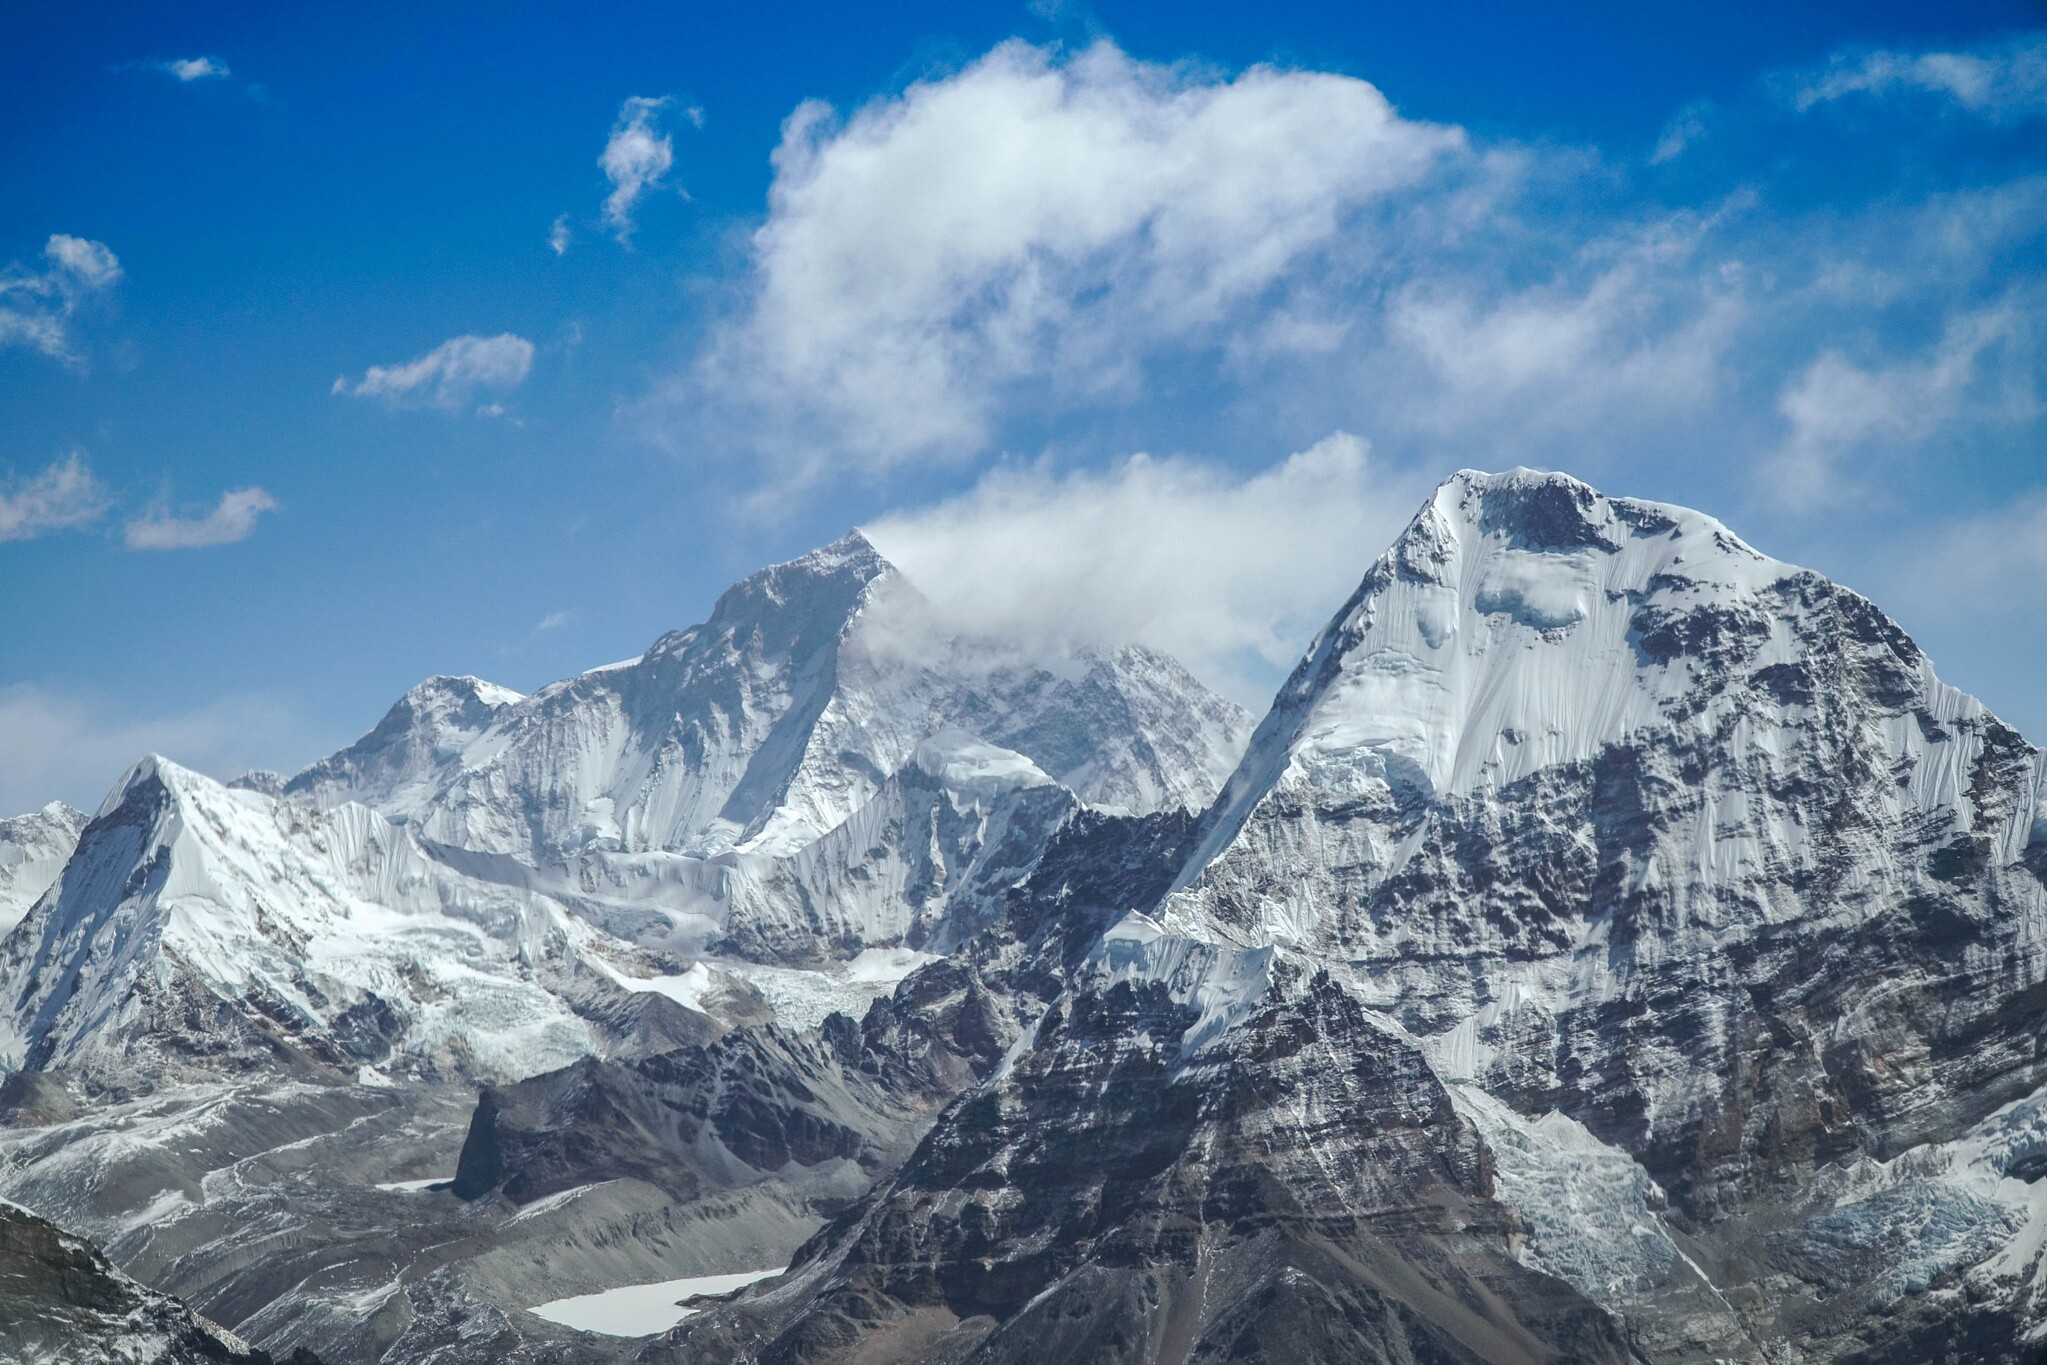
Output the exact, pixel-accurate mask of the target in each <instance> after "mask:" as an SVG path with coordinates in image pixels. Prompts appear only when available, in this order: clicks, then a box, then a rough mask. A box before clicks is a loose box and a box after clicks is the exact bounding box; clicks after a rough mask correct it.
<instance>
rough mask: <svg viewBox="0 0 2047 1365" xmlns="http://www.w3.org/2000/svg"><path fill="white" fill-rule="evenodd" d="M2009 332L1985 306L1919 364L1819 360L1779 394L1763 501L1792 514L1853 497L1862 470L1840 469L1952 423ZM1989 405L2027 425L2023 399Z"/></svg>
mask: <svg viewBox="0 0 2047 1365" xmlns="http://www.w3.org/2000/svg"><path fill="white" fill-rule="evenodd" d="M2015 325H2016V323H2015V317H2014V314H2013V311H2012V310H2011V309H2010V308H2008V307H1998V308H1991V309H1985V310H1981V311H1975V312H1970V313H1966V314H1963V315H1962V316H1959V317H1956V318H1953V319H1951V320H1950V321H1949V323H1948V325H1947V327H1946V330H1945V333H1944V335H1943V336H1942V337H1941V339H1940V342H1939V343H1938V344H1937V345H1936V346H1934V347H1933V348H1932V350H1931V352H1930V353H1929V354H1927V355H1924V356H1917V357H1912V358H1909V359H1904V360H1899V361H1895V362H1892V363H1888V364H1882V365H1876V366H1865V365H1858V364H1856V363H1854V362H1853V361H1851V360H1850V359H1848V358H1847V357H1846V356H1845V355H1843V354H1842V353H1841V352H1839V351H1837V350H1829V351H1827V352H1826V353H1825V354H1823V355H1821V356H1819V357H1818V358H1817V359H1815V360H1814V361H1813V362H1812V363H1811V364H1809V365H1807V366H1806V367H1805V368H1804V369H1803V370H1802V371H1800V372H1799V373H1798V374H1797V375H1796V376H1795V377H1794V378H1793V379H1792V380H1791V381H1790V382H1789V383H1788V384H1786V386H1785V387H1784V390H1783V392H1782V393H1781V394H1780V395H1779V396H1778V400H1777V410H1778V412H1779V413H1780V414H1782V416H1783V419H1784V422H1785V425H1786V427H1787V428H1788V434H1787V436H1786V439H1785V442H1784V445H1783V447H1782V449H1781V450H1780V452H1779V455H1778V458H1777V459H1776V460H1775V461H1773V462H1771V463H1770V464H1768V465H1766V466H1765V467H1764V468H1763V469H1762V471H1761V477H1762V478H1763V480H1764V482H1765V485H1766V487H1767V489H1768V491H1769V492H1770V494H1771V496H1772V497H1773V498H1774V499H1776V500H1777V501H1779V503H1780V504H1781V505H1782V506H1783V507H1784V508H1786V509H1788V510H1794V511H1795V510H1801V509H1814V508H1819V507H1825V506H1828V505H1832V504H1836V503H1839V502H1841V501H1843V500H1844V499H1846V498H1848V497H1850V496H1852V495H1853V493H1854V492H1855V491H1856V489H1857V487H1858V485H1859V483H1860V480H1859V479H1857V478H1856V477H1855V476H1856V475H1857V474H1860V473H1864V472H1865V471H1861V470H1848V469H1844V467H1843V466H1844V465H1845V464H1846V463H1847V462H1848V461H1849V460H1850V459H1851V457H1855V456H1858V455H1860V456H1864V457H1868V456H1870V455H1872V453H1874V452H1878V451H1881V450H1883V449H1884V448H1885V447H1886V446H1890V447H1895V446H1897V445H1899V444H1908V445H1909V444H1911V443H1914V442H1917V441H1921V440H1924V439H1926V438H1927V437H1928V436H1930V435H1932V434H1933V433H1935V432H1937V431H1938V430H1940V429H1941V428H1942V427H1943V426H1944V425H1946V424H1948V423H1950V422H1951V421H1953V420H1954V419H1955V417H1956V416H1957V414H1958V413H1959V412H1960V411H1961V409H1962V406H1963V402H1964V397H1965V395H1966V393H1967V391H1968V390H1969V388H1970V386H1971V385H1972V384H1973V383H1974V382H1975V381H1976V379H1977V377H1978V373H1979V370H1980V369H1981V368H1982V366H1981V360H1982V357H1983V356H1984V353H1985V352H1986V351H1988V350H1989V349H1990V348H1992V347H1994V346H1997V345H1998V344H1999V343H2002V342H2004V341H2006V340H2008V339H2009V338H2010V337H2011V336H2012V334H2013V329H2014V327H2015ZM2014 398H2016V399H2017V400H2018V402H2017V410H2016V411H2013V410H2012V400H2013V399H2014ZM1994 407H2003V408H2005V409H2006V413H2007V415H2008V416H2011V417H2027V416H2031V415H2032V411H2031V409H2032V408H2033V404H2032V403H2031V401H2030V397H2029V395H2020V394H2014V393H2010V392H2006V393H2003V394H2000V395H1998V401H1997V402H1995V403H1994V405H1993V408H1994Z"/></svg>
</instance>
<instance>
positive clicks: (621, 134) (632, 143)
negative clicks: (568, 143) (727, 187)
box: [555, 95, 703, 252]
mask: <svg viewBox="0 0 2047 1365" xmlns="http://www.w3.org/2000/svg"><path fill="white" fill-rule="evenodd" d="M672 103H673V101H672V100H670V99H669V98H668V97H666V96H665V95H664V96H662V97H660V98H658V99H656V98H649V97H648V96H645V95H634V96H633V97H632V98H631V99H628V100H627V101H626V102H625V103H624V104H622V105H620V106H619V110H618V122H617V123H615V124H613V125H612V128H611V136H610V137H609V138H608V139H606V140H605V143H604V152H603V154H602V155H601V156H599V157H598V158H597V164H598V165H599V166H601V167H602V168H603V170H604V176H605V178H606V179H607V180H609V181H610V182H611V193H610V194H609V195H607V196H605V199H604V221H605V222H607V223H609V224H611V229H612V231H613V232H614V233H615V234H617V237H618V240H619V241H621V242H627V241H631V240H632V235H633V228H634V226H635V224H634V222H633V210H634V208H635V207H636V206H637V205H638V204H639V202H640V196H641V195H643V194H645V193H646V192H647V191H648V190H650V189H654V188H655V187H657V186H658V185H660V183H661V182H662V181H663V180H665V179H666V178H667V176H668V172H669V171H671V170H673V169H674V167H675V140H674V139H673V138H671V137H670V136H669V135H668V134H667V133H665V132H663V131H662V130H661V128H660V126H659V123H660V117H661V114H662V111H663V110H665V109H667V108H668V107H669V106H670V105H671V104H672ZM683 117H684V118H686V119H688V120H689V121H690V122H691V123H694V124H697V125H699V126H701V124H702V123H703V111H702V110H699V109H694V108H691V109H686V110H684V111H683ZM556 227H557V228H558V229H559V228H561V227H562V224H561V221H560V220H559V219H557V220H556ZM566 245H567V243H566V240H564V243H563V246H561V247H557V248H555V249H556V251H557V252H560V251H561V250H563V249H565V247H566Z"/></svg>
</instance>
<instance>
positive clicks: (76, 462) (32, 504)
mask: <svg viewBox="0 0 2047 1365" xmlns="http://www.w3.org/2000/svg"><path fill="white" fill-rule="evenodd" d="M111 505H112V500H111V499H110V498H109V497H108V496H107V491H106V488H105V486H104V485H102V484H101V483H100V481H99V480H98V479H97V478H95V477H93V473H92V470H90V469H89V468H87V467H86V463H85V457H84V456H83V455H81V454H79V453H78V452H77V451H73V452H72V453H71V454H69V455H66V456H65V457H64V458H63V459H61V460H58V461H56V462H55V463H53V464H51V465H50V467H49V468H48V469H45V470H43V471H42V472H41V473H39V474H32V475H29V476H28V477H26V478H20V477H16V478H10V479H6V480H0V541H7V540H33V539H35V538H36V537H37V536H41V535H47V534H49V533H50V532H51V531H62V530H68V529H71V528H74V527H79V526H89V525H91V524H92V523H93V522H95V521H98V520H99V519H100V518H101V517H102V516H105V515H106V511H107V508H108V507H109V506H111Z"/></svg>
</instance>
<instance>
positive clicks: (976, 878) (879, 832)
mask: <svg viewBox="0 0 2047 1365" xmlns="http://www.w3.org/2000/svg"><path fill="white" fill-rule="evenodd" d="M1078 804H1079V802H1078V800H1077V798H1076V797H1075V796H1074V795H1073V794H1072V793H1071V792H1070V791H1068V790H1067V789H1066V788H1065V787H1063V786H1061V785H1059V784H1058V783H1056V782H1054V781H1053V780H1052V779H1051V778H1049V777H1047V776H1046V775H1045V773H1044V772H1043V770H1041V769H1040V768H1039V767H1038V766H1037V765H1036V764H1035V763H1033V762H1031V761H1030V760H1029V759H1028V758H1025V757H1024V756H1023V755H1022V754H1019V753H1017V752H1015V751H1014V750H1011V749H1002V748H997V747H996V746H995V745H992V744H988V743H986V742H984V741H982V740H978V739H975V738H974V737H973V736H971V735H969V734H967V733H965V732H964V731H960V730H947V731H941V732H940V733H939V734H937V735H934V736H932V737H931V738H930V739H927V740H925V741H924V742H923V743H922V744H920V745H918V746H917V749H916V752H915V753H914V754H912V755H911V758H910V761H909V762H908V763H906V764H904V765H903V767H902V768H901V769H900V770H899V771H897V772H896V773H894V774H893V775H891V776H890V778H889V780H888V781H887V782H885V783H883V784H882V786H881V789H880V790H879V791H878V792H877V793H876V794H875V795H874V797H873V798H872V799H871V800H869V801H867V802H866V803H865V804H863V805H862V806H861V807H860V808H859V809H858V810H856V811H855V812H854V813H853V814H852V815H851V816H849V817H848V818H847V819H846V821H845V822H844V823H843V824H841V825H839V826H838V827H837V828H835V829H833V830H832V831H831V832H830V833H828V834H826V835H825V836H824V837H823V838H821V839H819V840H817V841H816V842H815V843H812V844H810V845H808V846H806V847H805V848H803V849H801V850H799V851H798V852H796V853H794V854H790V855H787V856H785V857H780V858H765V857H762V856H760V855H745V854H742V855H737V856H733V857H730V858H727V859H720V860H718V862H719V864H720V867H721V870H722V871H724V873H725V875H724V876H723V878H722V879H721V880H720V882H719V883H718V893H719V895H720V896H721V898H722V899H723V900H724V901H725V919H724V925H723V928H724V934H725V943H726V945H727V946H728V947H730V948H732V949H734V950H736V951H739V952H741V953H743V954H744V955H746V956H748V957H756V958H766V959H770V960H797V961H802V960H806V959H814V958H819V957H825V958H831V957H840V956H850V955H851V954H853V953H856V952H858V951H860V950H861V949H863V948H870V947H895V946H903V947H908V948H915V949H919V950H926V951H932V952H938V953H946V952H950V951H951V950H952V949H953V948H955V947H957V946H959V944H961V943H962V942H964V941H965V940H966V939H967V938H969V937H970V936H971V935H972V934H973V933H975V932H976V931H978V930H979V929H981V928H983V927H985V926H986V925H987V924H989V923H990V922H992V921H993V920H994V918H995V916H996V914H997V912H998V910H999V908H1000V905H1001V902H1002V898H1003V897H1004V895H1006V894H1007V892H1008V891H1009V889H1010V888H1011V887H1012V886H1014V885H1015V884H1016V883H1017V882H1019V881H1021V880H1022V879H1023V877H1024V876H1025V875H1026V874H1027V873H1028V872H1029V871H1030V870H1031V868H1032V867H1033V865H1034V864H1035V863H1036V862H1037V860H1038V858H1039V857H1040V856H1041V855H1042V854H1043V852H1044V850H1045V847H1046V845H1047V844H1049V843H1050V842H1051V839H1052V836H1053V835H1054V834H1055V833H1056V832H1057V831H1058V829H1059V827H1060V825H1061V824H1062V823H1064V822H1065V820H1066V819H1068V818H1069V817H1070V816H1071V815H1072V813H1073V811H1074V810H1075V809H1076V808H1077V807H1078Z"/></svg>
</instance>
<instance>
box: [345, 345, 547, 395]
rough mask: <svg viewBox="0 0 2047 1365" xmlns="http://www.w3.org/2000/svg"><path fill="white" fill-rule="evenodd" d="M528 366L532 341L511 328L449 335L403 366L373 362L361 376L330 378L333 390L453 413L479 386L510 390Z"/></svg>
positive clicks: (530, 369) (526, 371)
mask: <svg viewBox="0 0 2047 1365" xmlns="http://www.w3.org/2000/svg"><path fill="white" fill-rule="evenodd" d="M532 369H533V343H532V342H530V341H528V340H526V338H524V337H521V336H515V335H513V334H512V333H510V332H504V333H501V334H500V335H498V336H494V337H480V336H459V337H451V338H449V339H448V340H446V341H444V342H442V343H441V344H440V345H438V346H436V347H434V348H433V349H432V350H431V351H428V352H427V353H426V354H425V355H423V356H420V357H419V358H418V359H416V360H409V361H407V362H405V363H404V364H402V365H372V366H370V368H369V369H368V370H366V371H365V372H364V373H363V376H362V378H360V379H357V380H353V381H351V380H350V379H349V378H348V377H347V376H346V375H344V376H342V377H341V378H339V379H336V380H335V381H334V392H335V393H339V394H347V395H349V396H351V397H354V398H381V399H383V400H384V401H385V402H386V403H389V404H390V405H391V406H392V407H407V408H420V407H434V408H440V409H443V410H444V411H448V412H454V411H456V410H458V409H461V408H465V407H467V406H469V403H470V400H471V399H473V398H474V397H475V396H476V393H477V391H478V390H480V389H512V388H517V387H518V386H519V385H521V384H523V383H525V382H526V376H527V375H528V374H530V373H531V372H532Z"/></svg>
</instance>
